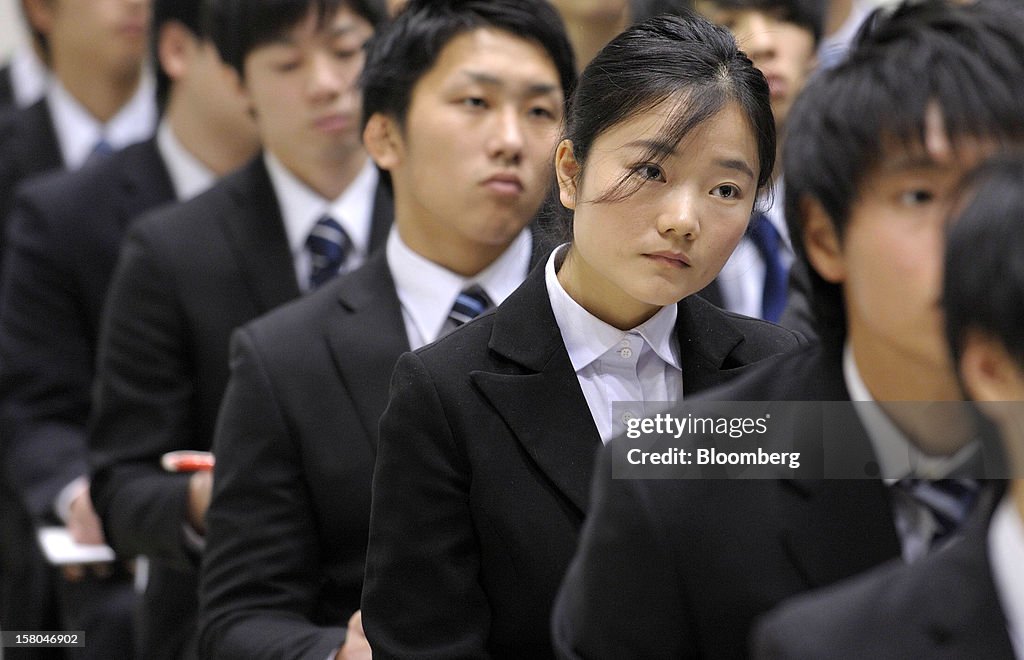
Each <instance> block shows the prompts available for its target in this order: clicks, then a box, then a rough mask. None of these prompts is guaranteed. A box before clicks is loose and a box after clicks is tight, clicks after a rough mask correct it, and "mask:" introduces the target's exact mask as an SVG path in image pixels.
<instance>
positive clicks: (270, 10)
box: [204, 0, 387, 80]
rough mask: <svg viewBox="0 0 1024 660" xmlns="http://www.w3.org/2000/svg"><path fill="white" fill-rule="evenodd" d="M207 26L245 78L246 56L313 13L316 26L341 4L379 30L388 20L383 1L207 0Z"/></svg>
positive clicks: (221, 51)
mask: <svg viewBox="0 0 1024 660" xmlns="http://www.w3.org/2000/svg"><path fill="white" fill-rule="evenodd" d="M208 2H209V5H208V10H207V12H206V16H205V18H204V25H205V27H206V31H207V33H208V34H209V35H210V38H211V40H212V41H213V43H214V44H215V45H216V46H217V50H218V51H219V52H220V56H221V58H222V59H223V60H224V61H225V62H226V63H228V64H229V65H230V66H231V67H232V68H234V69H235V70H236V71H237V72H238V75H239V76H241V77H242V79H243V80H244V79H245V58H246V57H247V56H248V55H249V53H251V52H252V51H253V50H255V49H257V48H260V47H261V46H264V45H266V44H268V43H270V42H272V41H274V40H275V39H277V38H278V37H280V36H282V35H284V34H286V33H287V32H289V31H290V30H292V29H293V28H295V26H297V25H298V24H299V23H301V22H302V21H303V20H304V19H305V18H306V17H307V16H309V15H310V13H313V14H314V15H315V16H316V20H317V27H323V25H324V24H325V23H326V22H327V21H329V20H331V19H332V18H333V17H334V16H335V15H336V14H337V13H338V11H339V10H341V8H342V7H348V8H349V9H351V10H352V11H353V12H354V13H355V14H356V15H358V16H361V17H362V18H364V19H366V21H367V22H368V23H370V25H372V26H373V27H374V29H378V28H379V27H380V26H381V25H382V24H383V23H384V21H385V20H386V19H387V13H386V11H385V9H384V5H383V2H382V0H208Z"/></svg>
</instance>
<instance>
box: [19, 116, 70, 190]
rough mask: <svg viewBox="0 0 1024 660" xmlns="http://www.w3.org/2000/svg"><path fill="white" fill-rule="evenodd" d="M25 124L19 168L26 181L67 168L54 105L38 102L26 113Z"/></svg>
mask: <svg viewBox="0 0 1024 660" xmlns="http://www.w3.org/2000/svg"><path fill="white" fill-rule="evenodd" d="M24 113H25V114H24V115H23V121H24V123H23V124H21V125H19V126H18V131H19V132H20V133H21V136H20V137H21V140H20V149H19V150H18V155H17V158H18V161H19V164H18V167H19V169H20V171H21V173H22V175H23V176H24V177H25V178H28V177H31V176H33V175H35V174H40V173H43V172H49V171H50V170H58V169H63V168H64V155H63V152H61V150H60V144H59V143H58V142H57V134H56V133H55V132H54V130H53V119H52V118H51V115H50V105H49V103H47V101H46V99H45V98H44V99H42V100H40V101H38V102H37V103H36V104H35V105H32V106H30V107H29V108H27V109H26V110H25V111H24Z"/></svg>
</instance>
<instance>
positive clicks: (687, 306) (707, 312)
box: [676, 296, 753, 395]
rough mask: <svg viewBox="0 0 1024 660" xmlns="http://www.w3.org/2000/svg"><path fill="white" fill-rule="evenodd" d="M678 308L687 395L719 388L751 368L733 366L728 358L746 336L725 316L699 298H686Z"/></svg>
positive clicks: (679, 339) (677, 334) (678, 327)
mask: <svg viewBox="0 0 1024 660" xmlns="http://www.w3.org/2000/svg"><path fill="white" fill-rule="evenodd" d="M676 309H677V310H678V313H677V316H676V338H677V339H678V341H679V359H680V362H681V366H682V370H683V391H684V392H685V394H686V395H692V394H694V393H696V392H699V391H701V390H706V389H709V388H712V387H714V386H716V385H720V384H722V383H724V382H726V381H727V380H729V379H731V378H733V377H735V376H736V375H737V374H739V373H741V371H742V370H744V369H746V368H748V365H743V366H737V365H732V364H730V361H729V357H730V355H731V353H732V351H733V349H734V348H735V347H736V346H737V345H738V344H739V343H740V342H742V341H743V339H744V336H743V333H742V332H741V331H740V330H739V329H737V328H736V326H735V325H733V324H732V322H730V320H729V317H728V316H727V315H726V314H725V313H723V312H722V311H721V310H720V309H718V308H717V307H715V306H713V305H711V304H710V303H708V302H707V301H706V300H704V299H702V298H701V297H700V296H688V297H686V298H684V299H683V300H682V301H680V302H679V304H678V305H677V306H676ZM749 366H753V365H749Z"/></svg>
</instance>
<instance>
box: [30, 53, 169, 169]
mask: <svg viewBox="0 0 1024 660" xmlns="http://www.w3.org/2000/svg"><path fill="white" fill-rule="evenodd" d="M46 99H47V103H48V105H49V108H50V114H51V117H52V119H53V127H54V130H55V131H56V133H57V143H58V144H59V145H60V150H61V154H62V155H63V157H64V165H65V167H66V168H67V169H69V170H75V169H78V168H79V167H81V166H82V165H84V164H85V162H86V161H87V160H88V159H89V156H90V155H91V154H92V150H93V148H94V147H95V146H96V143H97V142H99V140H100V138H103V139H104V140H106V141H107V143H108V144H110V146H111V147H112V148H113V149H115V150H117V149H123V148H124V147H127V146H128V145H130V144H134V143H135V142H141V141H142V140H145V139H147V138H148V137H150V136H151V135H152V134H153V129H154V128H155V126H156V121H157V110H156V100H155V99H154V83H153V78H152V75H151V74H149V73H144V74H143V75H142V77H141V79H140V80H139V86H138V88H137V89H136V90H135V94H134V95H132V97H131V98H130V99H128V102H127V103H125V104H124V105H123V106H122V107H121V109H120V110H118V111H117V114H116V115H114V116H113V117H112V118H111V119H110V121H108V122H107V123H106V124H102V123H100V122H99V121H98V120H97V119H96V118H95V117H93V116H92V115H91V114H89V111H88V110H86V109H85V107H84V106H83V105H82V104H81V103H79V102H78V100H77V99H76V98H75V97H73V96H72V95H71V93H70V92H68V90H67V89H65V87H64V85H62V84H61V83H60V81H59V80H57V79H54V80H53V83H52V84H51V85H50V88H49V89H48V90H47V92H46Z"/></svg>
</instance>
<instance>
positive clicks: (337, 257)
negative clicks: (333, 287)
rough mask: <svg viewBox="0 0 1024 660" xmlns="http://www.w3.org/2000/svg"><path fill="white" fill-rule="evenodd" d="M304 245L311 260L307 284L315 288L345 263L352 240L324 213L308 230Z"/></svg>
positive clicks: (335, 273) (350, 249) (332, 275)
mask: <svg viewBox="0 0 1024 660" xmlns="http://www.w3.org/2000/svg"><path fill="white" fill-rule="evenodd" d="M306 247H307V248H309V252H310V254H311V255H312V261H313V271H312V274H311V275H310V277H309V285H310V288H313V289H315V288H317V287H319V286H320V285H322V284H323V283H324V282H326V281H328V280H329V279H331V278H332V277H334V276H335V275H337V274H338V271H340V270H341V268H342V267H343V266H344V265H345V259H346V258H348V255H349V252H351V251H352V241H351V240H350V239H349V237H348V234H346V233H345V230H344V229H342V227H341V225H339V224H338V223H337V221H335V220H334V218H332V217H331V216H329V215H325V216H322V217H321V218H320V219H319V220H317V221H316V225H315V226H314V227H313V231H311V232H309V238H307V239H306Z"/></svg>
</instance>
